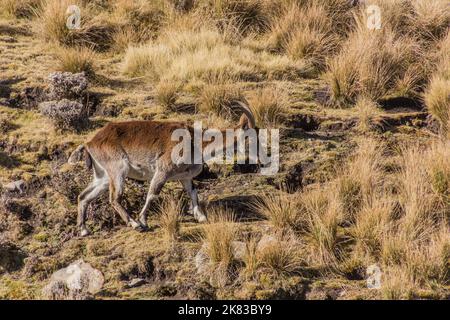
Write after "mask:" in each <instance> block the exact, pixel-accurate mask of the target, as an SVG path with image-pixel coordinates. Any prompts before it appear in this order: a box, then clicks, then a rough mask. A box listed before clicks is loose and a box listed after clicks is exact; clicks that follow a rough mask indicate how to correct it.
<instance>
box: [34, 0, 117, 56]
mask: <svg viewBox="0 0 450 320" xmlns="http://www.w3.org/2000/svg"><path fill="white" fill-rule="evenodd" d="M71 5H76V6H78V7H79V8H80V11H81V22H80V28H78V29H76V28H68V27H67V20H68V18H69V14H68V13H67V9H68V8H69V6H71ZM36 15H37V20H36V23H37V25H38V30H39V33H40V35H41V36H42V37H43V38H44V39H45V40H47V41H52V42H55V43H57V44H60V45H63V46H89V47H93V48H95V49H96V50H97V49H98V50H105V49H108V48H109V47H110V46H111V44H112V43H113V41H112V37H113V35H114V32H115V30H116V29H115V25H114V24H112V23H111V22H110V21H109V18H108V17H107V15H106V14H101V13H98V12H95V11H93V9H92V7H90V6H87V5H86V3H85V2H84V1H81V0H76V1H71V0H43V2H42V6H41V7H40V8H39V9H38V10H37V11H36Z"/></svg>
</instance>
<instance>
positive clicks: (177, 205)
mask: <svg viewBox="0 0 450 320" xmlns="http://www.w3.org/2000/svg"><path fill="white" fill-rule="evenodd" d="M158 211H159V225H160V227H161V229H162V230H163V232H164V238H165V239H166V240H167V241H168V242H169V243H174V242H175V241H176V240H177V238H178V236H179V234H180V224H181V218H182V211H183V202H182V200H181V199H174V198H170V199H164V202H163V203H162V204H161V206H160V207H159V209H158Z"/></svg>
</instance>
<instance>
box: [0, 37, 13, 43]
mask: <svg viewBox="0 0 450 320" xmlns="http://www.w3.org/2000/svg"><path fill="white" fill-rule="evenodd" d="M0 41H2V42H6V43H16V42H17V39H15V38H13V37H10V36H1V37H0Z"/></svg>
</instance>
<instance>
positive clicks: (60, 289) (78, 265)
mask: <svg viewBox="0 0 450 320" xmlns="http://www.w3.org/2000/svg"><path fill="white" fill-rule="evenodd" d="M103 283H104V277H103V274H102V273H101V272H100V271H99V270H97V269H94V268H93V267H92V266H91V265H90V264H88V263H85V262H84V261H83V260H78V261H76V262H74V263H72V264H71V265H69V266H68V267H67V268H63V269H60V270H58V271H56V272H55V273H53V275H52V276H51V278H50V282H49V283H48V285H47V286H45V287H44V289H43V290H42V294H43V296H44V297H45V298H46V299H50V300H86V299H89V298H92V296H93V295H94V294H96V293H97V292H99V291H100V290H101V288H102V287H103Z"/></svg>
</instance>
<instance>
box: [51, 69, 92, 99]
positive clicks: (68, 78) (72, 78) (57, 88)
mask: <svg viewBox="0 0 450 320" xmlns="http://www.w3.org/2000/svg"><path fill="white" fill-rule="evenodd" d="M48 81H49V97H50V99H52V100H61V99H74V100H77V99H80V98H82V97H83V96H84V94H85V93H86V90H87V88H88V84H89V83H88V80H87V78H86V76H85V74H84V73H75V74H73V73H70V72H53V73H51V74H50V75H49V76H48Z"/></svg>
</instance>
